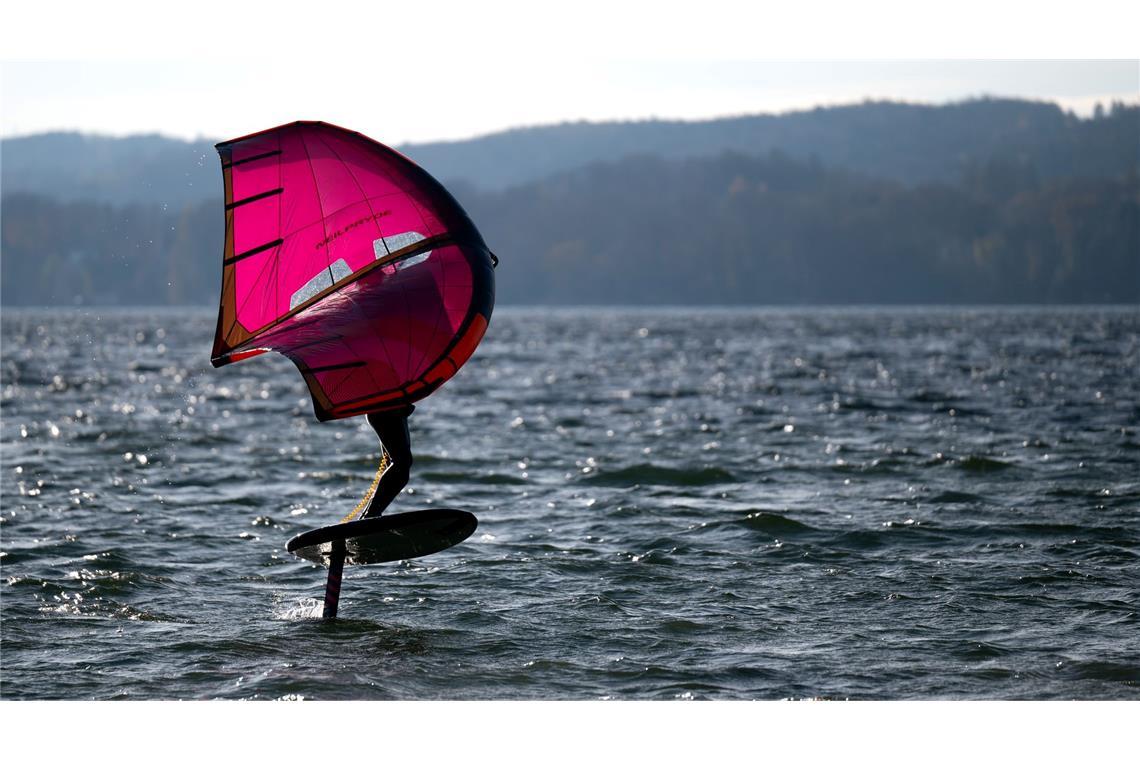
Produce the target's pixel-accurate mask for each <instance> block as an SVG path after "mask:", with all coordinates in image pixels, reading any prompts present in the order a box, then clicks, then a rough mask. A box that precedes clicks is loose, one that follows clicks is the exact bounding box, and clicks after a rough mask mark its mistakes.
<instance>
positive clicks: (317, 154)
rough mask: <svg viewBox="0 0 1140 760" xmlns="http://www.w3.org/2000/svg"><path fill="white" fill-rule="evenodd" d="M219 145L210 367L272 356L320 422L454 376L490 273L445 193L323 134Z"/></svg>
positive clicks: (343, 136) (389, 155)
mask: <svg viewBox="0 0 1140 760" xmlns="http://www.w3.org/2000/svg"><path fill="white" fill-rule="evenodd" d="M217 147H218V153H219V156H220V157H221V161H222V176H223V182H224V188H225V214H226V236H225V247H224V251H223V260H222V294H221V303H220V308H219V313H218V327H217V331H216V333H215V336H214V347H213V352H212V358H211V361H212V363H213V364H214V366H222V365H224V364H229V363H231V362H234V361H240V360H241V359H246V358H249V357H250V356H255V355H257V354H259V353H263V352H265V351H278V352H280V353H282V354H284V355H285V356H288V357H289V358H290V359H291V360H292V361H293V363H294V364H296V366H297V368H298V369H299V370H300V371H301V373H302V375H303V376H304V378H305V381H306V383H307V384H308V387H309V390H310V392H311V394H312V397H313V404H314V410H315V413H316V415H317V417H318V418H319V419H322V420H324V419H333V418H338V417H350V416H354V415H358V414H364V413H367V412H372V411H381V410H384V409H389V408H396V407H400V406H406V405H407V404H410V403H414V402H415V401H417V400H419V399H421V398H423V397H424V396H426V395H428V394H429V393H431V392H432V391H434V390H435V389H436V388H438V387H439V386H440V385H441V384H442V383H444V382H446V381H447V380H448V379H449V378H450V377H451V376H452V375H454V374H455V372H456V371H458V369H459V367H461V366H462V365H463V363H464V362H465V361H466V360H467V359H468V358H469V357H470V356H471V354H472V353H473V352H474V350H475V346H476V345H477V344H478V342H479V339H480V338H482V336H483V333H484V332H485V331H486V328H487V323H488V321H489V320H490V317H491V310H492V308H493V305H494V272H493V266H492V256H491V253H490V252H489V251H488V250H487V246H486V244H485V243H484V242H483V239H482V237H481V236H480V234H479V232H478V231H477V230H476V229H475V226H474V225H473V224H472V223H471V220H470V219H469V218H468V217H467V214H466V213H464V211H463V209H462V208H461V207H460V206H459V204H458V203H457V202H456V201H455V199H454V198H452V197H451V195H450V193H448V192H447V190H445V189H444V188H443V186H442V185H440V184H439V183H438V182H437V181H436V180H435V179H433V178H432V177H431V176H430V175H429V174H428V173H427V172H425V171H424V170H423V169H421V168H420V167H418V166H417V165H416V164H414V163H412V162H411V161H410V160H408V159H407V158H405V157H404V156H402V155H400V154H399V153H397V152H396V151H394V150H392V149H390V148H388V147H386V146H384V145H381V144H380V143H377V142H375V141H373V140H371V139H369V138H367V137H365V136H363V135H361V134H360V133H358V132H351V131H349V130H345V129H342V128H340V127H336V126H333V125H331V124H325V123H323V122H295V123H293V124H287V125H284V126H280V127H275V128H273V129H269V130H266V131H264V132H258V133H256V134H253V135H248V136H246V137H242V138H238V139H236V140H230V141H228V142H224V143H219V144H218V146H217Z"/></svg>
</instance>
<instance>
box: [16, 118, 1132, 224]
mask: <svg viewBox="0 0 1140 760" xmlns="http://www.w3.org/2000/svg"><path fill="white" fill-rule="evenodd" d="M350 126H351V125H350ZM1137 135H1140V109H1138V108H1136V107H1123V106H1115V107H1112V108H1110V109H1109V110H1108V112H1107V113H1105V114H1103V115H1102V116H1101V118H1094V119H1079V118H1077V117H1076V116H1074V115H1072V114H1070V113H1066V112H1064V111H1062V110H1061V109H1060V108H1058V107H1057V106H1056V105H1053V104H1049V103H1038V102H1032V101H1024V100H995V99H982V100H970V101H965V102H961V103H954V104H950V105H943V106H927V105H911V104H904V103H892V102H870V103H864V104H861V105H853V106H840V107H832V108H817V109H814V110H811V111H800V112H795V113H788V114H782V115H754V116H740V117H736V118H725V119H714V120H709V121H696V122H679V121H638V122H607V123H586V122H580V123H571V124H560V125H554V126H545V127H530V128H525V129H513V130H508V131H505V132H499V133H496V134H493V135H488V136H485V137H480V138H476V139H472V140H462V141H457V142H443V143H424V144H418V145H402V146H399V147H400V149H401V150H402V151H404V152H405V153H406V154H407V155H409V156H410V157H412V158H413V159H415V160H416V161H417V162H418V163H420V164H421V165H422V166H424V167H425V168H426V169H428V171H430V172H431V173H432V174H434V175H435V176H436V177H438V178H440V179H441V180H443V181H444V182H445V183H448V182H451V181H455V180H459V181H463V182H466V183H468V184H470V185H472V186H474V187H476V188H479V189H482V190H501V189H504V188H507V187H510V186H512V185H517V184H523V183H526V182H532V181H535V180H538V179H542V178H544V177H547V176H549V175H551V174H554V173H557V172H561V171H565V170H568V169H575V168H578V167H581V166H585V165H587V164H591V163H596V162H602V161H605V162H608V161H620V160H621V159H623V158H625V157H626V156H628V155H631V154H648V155H657V156H661V157H664V158H686V157H695V156H715V155H717V154H719V153H721V152H723V151H734V152H737V153H742V154H746V155H753V156H763V155H767V154H768V153H769V152H770V151H772V150H779V151H782V152H784V153H786V154H787V155H789V156H792V157H795V158H802V159H805V160H813V159H814V160H817V161H819V162H821V163H823V164H825V165H827V166H831V167H836V168H845V169H851V170H855V171H860V172H863V173H866V174H869V175H872V176H877V177H882V178H886V179H895V180H898V181H900V182H903V183H906V184H910V185H914V184H919V183H923V182H956V181H958V180H960V179H961V178H962V176H963V174H964V173H966V172H969V171H972V170H974V169H975V168H976V167H978V166H980V165H984V164H986V163H989V162H990V161H993V160H995V159H997V160H1001V161H1003V162H1007V163H1011V164H1016V165H1022V166H1026V167H1032V170H1033V171H1034V172H1036V173H1037V174H1038V175H1039V176H1041V177H1042V178H1048V177H1057V176H1086V177H1105V176H1117V175H1119V173H1120V172H1121V171H1123V170H1125V169H1126V168H1127V167H1128V166H1136V165H1137V163H1138V161H1140V156H1138V138H1137ZM371 136H372V137H376V138H377V139H380V140H382V141H383V139H384V136H383V135H382V134H374V135H371ZM228 137H232V135H228ZM214 142H215V141H214V140H205V139H203V140H198V141H193V142H186V141H182V140H174V139H169V138H165V137H159V136H156V135H149V136H138V137H126V138H112V137H101V136H93V135H81V134H76V133H51V134H43V135H35V136H29V137H19V138H9V139H5V140H3V141H2V142H0V151H2V154H3V155H2V162H0V187H2V188H3V192H4V193H14V192H27V193H36V194H40V195H46V196H48V197H49V198H53V199H56V200H61V201H75V200H94V201H100V202H105V203H115V204H123V203H158V204H163V203H165V204H167V206H180V205H182V204H184V203H187V202H191V201H196V200H207V199H210V198H214V197H215V196H216V195H217V193H218V192H219V187H220V182H221V180H220V172H219V170H218V159H217V155H216V153H215V151H214V148H213V143H214Z"/></svg>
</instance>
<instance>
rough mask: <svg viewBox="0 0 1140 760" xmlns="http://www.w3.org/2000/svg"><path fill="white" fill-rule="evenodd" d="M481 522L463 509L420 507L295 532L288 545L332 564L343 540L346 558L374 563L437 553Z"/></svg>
mask: <svg viewBox="0 0 1140 760" xmlns="http://www.w3.org/2000/svg"><path fill="white" fill-rule="evenodd" d="M478 525H479V521H478V520H476V519H475V515H473V514H471V513H470V512H464V511H463V510H461V509H420V510H416V511H414V512H401V513H400V514H395V515H388V516H384V517H374V518H369V519H367V520H353V521H351V522H346V523H338V524H337V525H328V526H325V527H323V528H317V529H315V530H310V531H308V532H306V533H302V534H300V535H297V536H294V537H293V538H292V539H290V540H289V543H287V544H286V545H285V548H286V549H287V550H288V551H290V552H292V553H293V554H295V555H297V556H298V557H302V558H303V559H307V560H310V561H312V562H317V563H319V564H322V565H328V564H329V559H330V557H331V555H332V553H333V548H334V543H336V542H340V541H343V542H344V550H345V555H344V562H345V563H346V564H349V565H374V564H377V563H379V562H395V561H396V560H401V559H413V558H415V557H423V556H426V555H428V554H435V553H436V552H438V551H443V550H444V549H448V548H450V547H452V546H455V545H456V544H458V543H461V542H462V541H464V540H465V539H467V537H468V536H470V535H471V534H472V533H474V532H475V528H476V527H477V526H478Z"/></svg>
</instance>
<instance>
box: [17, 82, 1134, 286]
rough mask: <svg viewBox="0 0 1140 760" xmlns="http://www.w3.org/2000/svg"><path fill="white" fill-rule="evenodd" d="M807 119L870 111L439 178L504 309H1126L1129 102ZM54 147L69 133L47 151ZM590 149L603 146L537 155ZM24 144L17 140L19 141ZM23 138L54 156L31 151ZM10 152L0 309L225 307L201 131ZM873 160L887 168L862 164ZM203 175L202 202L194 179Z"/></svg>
mask: <svg viewBox="0 0 1140 760" xmlns="http://www.w3.org/2000/svg"><path fill="white" fill-rule="evenodd" d="M892 113H894V114H895V115H896V116H897V119H896V118H890V117H889V114H892ZM970 113H972V114H973V116H972V117H971V118H972V119H973V126H972V130H973V131H972V132H971V127H970V126H969V123H970V119H966V118H965V116H966V115H967V114H970ZM813 114H814V115H815V116H816V117H819V118H821V119H822V121H819V122H818V123H817V125H818V124H824V123H826V122H827V119H830V118H841V117H842V118H849V119H855V120H856V121H857V122H858V123H859V124H861V125H862V126H852V125H849V126H848V127H847V129H849V130H851V133H850V134H847V135H846V137H844V132H843V130H840V129H839V128H838V127H834V125H833V127H834V129H833V131H831V132H829V131H828V130H826V129H823V128H822V127H820V131H817V132H814V133H813V132H810V131H809V132H808V133H807V134H798V135H793V133H794V132H795V131H796V130H792V129H788V130H787V135H788V141H790V142H787V143H786V144H783V145H781V146H780V148H779V149H764V150H761V149H760V148H759V147H757V148H755V149H754V150H743V149H740V147H739V146H736V148H737V149H736V150H728V149H726V146H725V145H724V144H723V143H717V142H716V141H715V140H712V138H711V137H710V138H709V141H707V142H704V143H701V142H699V141H693V142H690V143H688V144H687V147H686V148H684V149H683V150H682V149H681V148H680V147H677V146H679V145H680V144H681V143H680V142H677V143H674V144H673V145H674V147H672V148H670V147H668V146H667V145H665V143H662V142H659V143H654V142H653V141H652V140H649V139H648V138H646V140H644V141H641V142H638V141H635V140H630V141H629V142H627V143H621V141H620V140H618V139H617V138H616V137H615V138H614V139H613V140H611V141H609V142H607V141H605V140H600V139H599V140H598V141H595V142H592V143H591V141H590V140H584V139H578V138H575V139H574V140H571V139H569V138H568V137H567V135H572V134H578V135H579V137H581V136H582V135H586V134H587V133H593V135H594V137H599V136H600V135H602V134H603V133H605V132H606V131H607V130H608V131H612V132H613V134H615V135H617V134H620V133H622V130H623V128H625V127H628V128H638V129H640V128H645V129H649V128H650V127H653V128H657V127H660V128H662V129H663V130H664V131H663V132H661V134H665V132H668V131H669V130H670V129H673V128H676V129H682V127H681V126H678V125H672V126H670V125H664V124H661V123H642V124H639V125H566V126H563V127H549V128H544V129H535V130H517V131H513V132H508V133H503V134H502V135H498V136H494V137H489V138H484V140H485V141H486V142H480V141H471V142H470V143H466V144H467V145H470V146H472V147H471V153H470V154H469V155H468V156H467V158H466V159H464V160H466V161H468V162H469V163H468V165H467V168H466V169H464V170H463V171H459V170H456V171H453V172H452V173H451V176H453V177H460V178H461V179H459V180H455V181H449V182H448V185H449V187H451V188H452V190H453V192H455V194H456V195H457V197H458V198H459V199H460V201H461V202H462V203H463V204H464V206H465V207H466V208H467V210H468V212H469V213H470V215H471V216H472V218H473V219H474V220H475V221H476V223H477V224H478V226H479V228H480V229H481V230H482V232H483V234H484V237H485V238H486V240H487V241H488V243H489V245H490V246H491V247H492V249H493V250H494V251H495V252H496V254H498V256H499V257H500V259H501V260H502V265H501V266H500V267H499V271H498V285H499V287H498V296H499V302H500V303H516V304H555V303H558V304H582V303H586V304H766V303H778V304H845V303H908V304H916V303H1121V302H1124V303H1140V182H1138V174H1140V171H1138V168H1137V135H1138V134H1140V129H1138V122H1137V118H1138V115H1140V109H1137V108H1123V107H1116V108H1114V109H1111V110H1110V111H1109V112H1108V113H1104V114H1101V115H1100V116H1099V118H1094V119H1076V118H1074V117H1072V116H1071V115H1067V114H1064V113H1062V112H1060V111H1059V110H1057V109H1056V108H1053V107H1052V106H1042V105H1040V104H1033V103H1023V102H1010V101H976V102H972V103H966V104H959V105H955V106H945V107H941V108H930V107H918V106H904V105H897V104H868V105H864V106H857V107H852V108H849V109H827V110H821V111H815V112H809V113H805V114H799V115H795V117H794V118H803V119H807V120H809V121H810V118H811V117H812V115H813ZM981 114H1004V115H1003V116H1002V117H1001V119H998V120H997V121H992V122H991V121H987V120H986V119H985V118H982V116H981ZM1011 114H1020V116H1017V118H1014V117H1013V116H1011ZM951 117H952V118H951ZM789 118H792V117H749V118H748V119H741V120H720V121H717V122H707V123H705V124H703V125H695V126H697V127H699V128H700V129H712V127H713V125H720V126H721V127H723V128H724V132H723V133H722V134H729V133H730V132H731V130H730V129H729V125H731V124H734V123H737V122H740V123H744V122H748V121H749V120H750V119H755V120H757V123H759V122H764V121H765V120H773V121H772V123H777V122H779V121H780V120H781V119H789ZM963 119H965V120H964V121H963ZM876 120H878V122H877V123H878V124H879V126H878V127H877V128H873V127H872V125H873V124H875V123H876ZM998 122H1000V123H1001V124H1002V125H1004V126H1001V127H1000V128H999V127H998V126H995V125H997V124H998ZM789 123H790V122H789ZM807 123H808V122H804V124H807ZM951 123H957V124H958V126H957V127H956V128H955V129H953V130H951V129H949V128H948V127H947V125H948V124H951ZM901 124H909V125H910V126H909V127H908V128H907V129H909V130H910V131H909V132H908V131H907V130H906V129H903V127H902V126H900V125H901ZM939 125H941V126H939ZM1034 125H1037V126H1034ZM1048 125H1052V126H1048ZM688 126H694V125H685V127H686V128H687V127H688ZM578 129H581V130H584V131H582V132H576V130H578ZM805 129H806V127H805ZM544 130H545V131H544ZM952 133H953V134H954V135H956V136H955V137H953V138H951V137H950V136H949V135H951V134H952ZM542 134H546V135H547V136H550V137H551V138H552V139H551V141H550V142H549V143H543V142H542V141H540V140H539V139H538V138H539V136H540V135H542ZM646 134H648V133H646ZM709 134H711V132H710V133H709ZM971 134H972V135H973V137H970V135H971ZM558 135H561V136H562V137H566V138H567V139H564V140H561V141H560V140H558V139H553V138H554V137H556V136H558ZM828 135H830V137H829V136H828ZM852 135H860V137H859V139H858V140H856V139H855V138H854V137H853V136H852ZM793 137H794V138H795V140H798V141H799V142H798V143H795V144H793V142H794V140H793ZM511 139H515V140H516V142H514V143H512V144H513V145H514V146H515V150H516V154H515V155H514V157H513V159H512V163H511V165H512V166H515V167H527V171H528V172H530V173H531V174H534V175H536V176H533V177H531V178H529V179H525V180H524V177H523V174H518V175H515V176H514V178H513V179H512V178H508V177H507V175H506V174H504V175H502V176H498V177H493V178H490V180H489V179H488V178H487V177H485V176H484V177H473V176H471V175H478V174H479V171H478V170H477V167H476V166H475V164H477V163H478V161H482V160H483V159H482V158H479V159H478V160H476V159H475V158H473V157H478V156H482V155H483V153H484V152H486V153H488V154H490V153H493V152H494V150H498V149H500V148H501V149H503V150H506V148H503V147H502V146H504V145H506V144H507V143H506V142H504V143H501V144H500V143H496V142H495V141H496V140H503V141H509V140H511ZM622 139H623V140H624V139H625V138H624V137H623V138H622ZM130 140H139V141H141V142H140V143H139V145H140V146H142V145H144V144H145V146H146V147H145V151H144V150H142V148H140V149H139V150H138V151H136V152H133V153H132V152H128V153H129V154H130V155H132V156H136V157H137V156H139V155H142V154H143V153H144V152H147V155H149V157H150V158H149V159H148V161H141V162H135V163H132V160H128V159H127V158H126V157H125V156H126V155H127V154H124V153H122V148H123V147H124V145H126V144H127V143H129V142H130ZM591 140H593V138H591ZM844 140H847V142H848V144H849V145H848V147H847V148H841V147H840V146H841V145H842V144H844ZM51 141H56V143H55V144H57V145H59V146H66V145H70V146H71V147H70V148H66V147H60V148H59V150H60V153H59V154H53V153H52V151H50V150H48V149H47V148H45V146H46V145H48V144H49V143H50V142H51ZM526 141H531V142H530V145H531V148H530V149H529V152H528V151H527V150H523V148H522V147H521V146H523V145H524V143H526ZM856 142H857V143H858V144H859V145H861V146H862V148H861V149H859V150H855V149H854V148H851V147H850V145H853V144H855V143H856ZM88 143H90V145H95V146H97V147H98V150H96V151H94V152H93V153H91V154H90V155H88V158H87V159H86V161H87V162H86V163H84V164H82V167H80V168H76V169H75V170H74V171H73V172H72V176H71V177H70V178H68V177H67V176H66V174H67V171H66V161H65V160H63V159H61V158H60V156H61V155H63V154H66V152H67V150H71V149H76V150H78V148H76V147H75V146H76V145H77V144H78V145H84V144H88ZM586 143H590V144H591V145H593V147H592V148H590V149H589V150H587V149H586V147H587V146H586ZM602 143H606V144H607V145H608V146H609V147H607V148H606V152H607V153H608V154H609V155H606V156H603V157H600V159H599V160H594V161H587V160H586V159H585V158H581V162H580V163H578V164H575V165H573V166H569V167H566V168H563V169H561V170H558V171H550V170H552V169H553V168H554V167H556V166H557V165H558V164H559V162H560V161H570V160H571V159H570V158H569V156H572V155H573V156H580V157H586V156H591V155H592V151H593V150H594V149H600V148H599V146H601V145H602ZM619 143H621V144H624V145H627V147H628V148H629V149H630V150H629V151H625V152H623V149H617V148H614V147H613V146H615V145H618V144H619ZM172 145H178V146H181V147H179V148H178V149H177V150H174V149H173V148H172ZM543 145H545V147H542V146H543ZM571 145H573V148H572V149H571V148H570V147H568V146H571ZM797 145H798V146H799V147H796V146H797ZM20 146H23V147H24V148H29V150H28V151H26V153H27V155H23V154H22V153H19V152H17V153H19V155H14V154H13V152H14V151H16V149H17V147H20ZM37 146H38V147H37ZM478 146H482V147H478ZM496 146H498V147H496ZM432 147H433V146H420V147H419V148H416V149H413V150H412V151H411V152H412V153H413V154H416V153H417V151H427V150H428V149H429V148H432ZM458 147H459V146H458V145H452V146H434V148H436V149H440V150H451V149H457V148H458ZM30 148H36V150H42V151H44V152H43V154H42V156H41V158H42V161H41V162H40V163H39V164H37V163H36V162H34V161H29V160H28V155H32V154H34V151H33V150H31V149H30ZM207 148H208V150H209V152H208V153H207V152H205V151H206V150H207ZM635 148H636V150H634V149H635ZM3 150H4V153H3V156H2V162H3V170H4V183H5V184H4V187H3V190H4V196H3V213H2V256H0V264H2V272H0V282H2V289H0V303H2V304H3V305H4V306H17V305H75V304H107V305H116V304H117V305H133V304H203V305H206V304H216V301H217V297H218V291H219V281H220V275H221V248H222V232H223V229H222V228H223V213H222V208H221V198H220V189H219V187H218V186H219V184H220V180H219V179H218V175H219V174H220V172H219V170H218V168H217V165H216V164H217V162H216V157H215V156H214V155H213V149H212V147H209V146H207V145H206V144H205V143H202V144H189V143H177V141H169V140H165V139H164V138H129V139H128V140H125V141H115V140H108V139H106V138H86V137H76V136H62V135H55V136H41V137H38V138H21V140H11V141H5V143H4V147H3ZM172 151H173V152H172ZM178 151H182V152H181V153H179V152H178ZM931 154H933V155H931ZM428 155H429V154H428V153H426V152H425V153H423V154H422V155H420V156H419V157H420V159H421V160H422V161H423V162H424V163H425V164H428V168H430V169H432V170H433V171H434V172H435V173H437V174H439V175H440V176H448V173H447V171H446V170H443V169H440V168H439V166H444V165H449V164H448V161H453V163H452V164H450V165H451V166H456V167H458V166H460V165H461V163H462V162H461V161H459V159H458V158H455V157H454V156H453V157H452V158H451V159H447V158H446V157H439V158H437V159H430V158H425V157H424V156H428ZM875 156H890V157H891V160H890V161H885V163H884V165H883V166H876V167H872V168H868V166H867V165H866V164H874V163H875V162H874V160H873V157H875ZM431 160H435V161H437V162H438V164H439V166H433V165H431V164H430V162H431ZM490 163H492V164H493V163H494V162H493V161H491V162H490ZM13 165H14V166H13ZM37 166H38V167H39V168H36V167H37ZM148 167H149V168H148ZM155 167H159V168H158V169H156V168H155ZM473 167H474V168H473ZM543 167H545V168H543ZM33 170H34V171H33ZM112 170H113V171H112ZM21 172H25V173H27V174H26V177H25V178H24V179H22V180H20V181H18V182H13V183H10V182H9V179H8V178H9V176H23V175H21V174H20V173H21ZM53 172H55V173H54V174H53ZM524 174H525V172H524ZM53 177H54V179H53ZM476 179H481V180H482V181H476ZM163 182H167V183H173V184H181V185H184V187H181V188H180V192H183V195H180V196H177V198H178V200H175V199H174V198H175V197H176V196H175V195H173V194H168V193H166V191H164V190H163V187H165V186H164V185H163V184H162V183H163ZM53 183H54V184H53ZM59 183H63V185H60V184H59ZM148 183H149V184H148ZM202 184H207V185H208V189H207V191H206V192H204V193H203V194H202V195H201V196H197V195H196V194H195V192H190V190H191V189H192V188H193V189H200V186H201V185H202ZM53 187H64V189H63V190H59V191H58V192H56V191H53V190H52V189H51V188H53ZM128 190H129V192H127V191H128ZM144 190H145V191H146V192H143V191H144ZM132 199H133V200H132Z"/></svg>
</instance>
